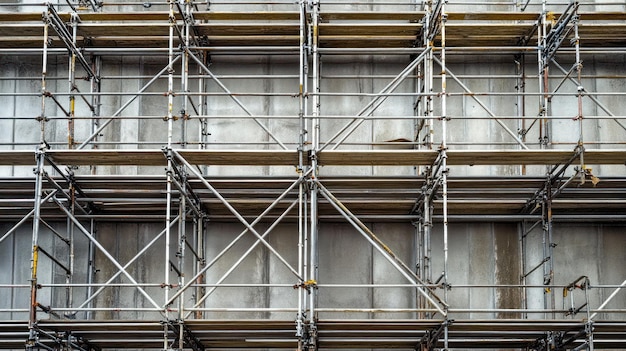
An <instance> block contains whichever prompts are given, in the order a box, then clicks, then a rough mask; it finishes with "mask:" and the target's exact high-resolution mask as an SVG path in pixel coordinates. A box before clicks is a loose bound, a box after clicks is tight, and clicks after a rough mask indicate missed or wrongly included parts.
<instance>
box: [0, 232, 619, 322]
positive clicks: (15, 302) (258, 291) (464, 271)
mask: <svg viewBox="0 0 626 351" xmlns="http://www.w3.org/2000/svg"><path fill="white" fill-rule="evenodd" d="M369 226H370V228H372V230H373V231H374V232H375V233H376V234H377V235H378V236H379V237H380V238H381V240H383V241H384V242H385V243H387V244H388V246H389V247H390V248H391V250H393V251H394V252H395V253H396V254H397V255H398V256H399V257H400V258H401V259H402V260H404V262H405V263H407V265H409V266H413V265H414V264H415V257H416V244H415V233H414V228H413V227H412V226H411V225H409V224H400V223H396V224H393V223H384V224H382V223H371V224H369ZM54 227H55V228H56V229H57V230H59V231H60V232H62V233H64V230H65V228H64V224H62V223H55V224H54ZM7 228H8V225H6V224H3V225H2V226H1V229H2V230H3V231H5V230H6V229H7ZM265 229H266V228H264V226H263V225H261V226H259V227H258V228H257V230H259V232H260V233H263V232H264V231H265ZM554 229H555V230H554V242H555V243H556V244H557V246H556V248H555V249H554V280H553V282H552V283H553V284H555V285H567V284H569V283H570V282H573V281H574V280H576V279H577V278H579V277H580V276H582V275H586V276H588V277H589V279H590V282H591V284H592V289H591V290H590V291H589V294H590V295H589V296H590V303H591V306H592V307H594V308H595V307H598V306H599V304H600V303H601V302H602V301H604V300H605V299H606V298H607V297H608V296H609V294H610V293H611V292H612V291H613V289H612V288H611V289H599V288H597V287H593V286H598V285H603V284H604V285H615V284H619V283H621V282H622V281H623V278H624V267H626V264H625V263H626V262H625V260H626V257H625V255H624V253H623V250H622V249H623V247H624V246H625V245H626V237H624V235H623V232H624V229H625V228H624V226H611V225H597V224H595V225H594V224H583V225H577V224H568V223H562V224H560V223H559V224H555V227H554ZM162 230H163V225H162V224H159V223H117V224H115V223H101V224H99V225H98V227H97V231H96V233H97V234H96V235H97V237H98V240H99V242H100V243H101V244H102V246H103V247H104V248H105V249H106V250H107V252H108V253H110V254H111V255H112V256H113V257H115V258H116V259H117V260H118V261H119V262H120V263H121V264H122V265H125V264H126V263H127V262H128V261H129V260H130V259H131V258H133V257H134V256H135V255H136V253H137V252H139V250H141V249H142V248H143V247H145V246H146V245H147V244H148V243H149V242H151V241H152V240H153V239H154V238H155V237H156V236H157V235H158V234H159V233H160V232H161V231H162ZM242 230H243V226H241V225H238V224H228V223H214V224H211V225H210V226H209V228H208V231H207V235H206V248H205V249H206V252H207V262H211V261H212V260H213V258H215V256H216V255H217V254H218V253H219V252H221V251H222V249H223V248H224V247H226V245H228V244H229V243H230V242H231V241H232V240H233V239H234V238H235V237H236V236H237V235H238V234H239V233H241V231H242ZM449 230H450V232H449V253H448V255H449V262H448V272H449V273H448V277H449V283H450V284H451V285H452V286H453V287H452V289H451V290H449V291H448V301H449V302H450V306H451V308H452V309H462V310H466V309H473V310H475V312H474V313H470V312H458V313H453V314H452V316H451V317H452V318H458V319H462V318H478V319H481V318H519V317H521V315H520V314H519V313H506V312H495V313H494V312H491V313H485V312H484V311H479V310H482V309H494V308H495V309H515V308H523V307H524V302H523V301H524V300H526V303H527V306H528V308H530V309H542V308H544V288H542V287H534V288H527V289H525V291H523V290H521V289H518V288H507V287H503V285H516V284H519V282H520V276H521V272H522V260H523V261H524V262H525V264H526V266H527V267H533V266H535V265H536V264H538V263H539V262H541V260H542V258H543V255H542V249H541V243H542V237H541V234H540V233H538V232H532V233H531V234H530V235H529V236H528V238H527V240H526V244H525V245H526V250H525V253H522V250H521V247H520V239H519V232H518V230H519V229H518V225H517V224H515V223H510V224H509V223H454V224H451V225H450V228H449ZM171 235H172V245H173V247H172V249H171V255H172V260H173V261H175V251H176V249H175V247H176V240H177V239H176V231H173V232H172V234H171ZM187 235H189V236H190V237H191V236H192V234H191V233H188V234H187ZM30 240H31V238H30V228H29V226H28V225H27V224H26V225H25V226H24V227H23V228H22V229H20V230H19V231H18V232H17V233H16V234H15V235H13V236H11V237H10V238H9V239H7V240H5V241H4V242H2V243H1V244H0V264H1V265H2V267H3V269H2V274H1V275H0V284H25V285H28V278H29V267H30ZM255 241H256V239H255V238H254V237H253V236H252V235H251V234H250V233H248V234H246V235H245V236H244V237H243V239H242V240H241V241H240V242H239V243H238V244H236V245H235V246H234V247H233V248H232V249H231V250H230V251H228V252H227V254H226V255H224V256H223V257H222V258H221V259H220V260H218V261H216V264H215V265H214V266H213V267H212V268H211V269H210V270H209V271H208V272H207V275H206V282H207V283H208V284H215V283H217V282H218V281H219V280H220V279H221V278H223V276H224V275H225V273H226V272H227V271H229V270H230V269H231V267H232V266H233V264H234V263H235V262H236V261H238V260H239V259H240V258H242V257H243V254H244V253H245V252H246V251H248V249H249V248H250V247H251V246H252V245H253V244H254V243H255ZM75 242H76V248H75V259H76V261H75V275H74V279H73V282H74V283H77V284H78V283H86V281H87V280H86V279H87V277H86V274H87V252H88V250H87V239H86V238H85V237H84V235H82V234H81V233H79V232H76V241H75ZM268 242H269V243H270V244H271V245H272V247H273V248H274V249H275V250H276V251H277V252H278V253H279V254H280V255H281V256H282V257H283V258H284V259H285V260H286V261H287V262H288V263H289V264H290V265H292V266H293V267H297V262H298V261H297V259H298V257H297V231H294V227H293V226H291V225H288V224H284V225H279V226H278V227H277V228H276V229H275V230H274V231H273V232H271V234H270V235H269V240H268ZM319 245H320V246H319V280H318V283H319V284H321V285H323V284H327V285H329V284H406V283H407V281H406V279H405V278H403V277H402V276H401V275H400V274H399V273H398V272H397V271H396V270H395V269H394V268H393V267H392V266H391V264H389V262H387V261H386V260H385V259H384V258H383V257H382V255H380V254H379V253H378V252H376V250H374V249H373V248H372V246H370V245H369V244H368V243H367V242H366V240H365V239H364V238H363V237H362V236H361V235H360V234H359V233H358V232H357V231H355V230H354V229H353V228H352V227H350V226H349V225H348V224H341V223H322V225H321V227H320V242H319ZM40 246H41V247H42V248H43V249H44V250H46V251H48V252H51V253H54V254H55V256H56V257H58V258H59V260H60V261H62V262H64V263H67V262H68V261H67V259H68V256H67V246H66V245H65V243H63V242H62V241H60V240H59V239H58V238H56V237H55V236H54V235H53V234H52V233H51V232H50V231H49V230H46V229H44V230H43V231H42V235H41V238H40ZM164 250H165V237H164V236H161V238H160V239H159V240H157V241H156V242H155V243H154V244H153V245H152V246H151V247H150V248H149V249H148V250H147V251H146V253H145V254H144V255H142V256H141V257H140V258H139V259H138V260H137V261H136V262H135V263H134V264H132V265H130V266H129V267H128V270H127V271H128V273H129V274H131V275H132V276H133V278H134V279H135V280H137V281H138V282H139V283H142V284H143V283H145V284H149V285H150V286H149V287H146V288H145V291H146V293H147V294H148V295H149V296H150V297H151V298H152V299H153V300H154V301H155V302H156V303H157V304H160V305H161V304H163V302H164V290H163V288H161V287H159V285H160V284H161V283H163V282H164V281H165V278H164V276H165V262H164V257H165V254H164ZM432 252H433V254H432V265H433V272H434V273H433V275H434V276H435V278H436V277H437V276H438V275H439V272H441V271H443V243H442V232H441V227H440V226H439V225H437V226H435V228H434V236H433V250H432ZM192 267H193V262H192V254H191V252H189V251H187V259H186V264H185V269H186V272H187V274H186V279H191V278H192V276H193V274H192V272H193V268H192ZM95 268H96V269H97V272H96V273H95V277H96V282H97V283H104V282H106V281H108V280H109V278H110V277H111V276H112V275H113V274H114V273H115V272H117V270H116V268H115V267H114V265H113V264H112V262H111V261H110V260H109V259H108V258H106V257H105V255H104V254H103V253H102V251H99V250H98V251H97V255H96V261H95ZM527 269H528V268H527ZM169 274H170V275H171V277H172V278H171V279H172V282H174V283H176V282H177V281H176V274H175V272H174V271H170V272H169ZM65 279H66V276H65V273H64V272H63V271H62V270H61V269H60V268H59V267H58V266H56V265H55V264H53V263H52V262H51V261H50V260H49V259H48V258H47V257H43V256H42V257H41V258H40V265H39V281H38V282H39V283H40V284H44V288H42V289H40V290H39V292H38V301H39V302H40V303H42V304H43V305H45V306H53V307H61V308H62V307H64V306H65V303H66V298H67V291H66V289H65V288H50V287H46V286H45V285H46V284H50V283H64V282H65ZM129 282H130V281H129V280H128V279H127V278H125V277H118V278H117V279H115V280H114V283H129ZM223 282H224V283H225V284H241V285H243V286H238V287H221V288H218V289H216V290H215V292H213V293H212V294H211V295H210V296H209V298H208V299H207V300H206V304H205V307H207V308H217V309H220V311H217V312H208V313H205V314H204V316H205V318H275V319H291V318H294V313H293V312H229V311H226V310H223V309H232V308H240V309H241V308H243V309H245V308H275V309H293V308H296V307H297V293H296V290H294V289H293V288H292V287H291V285H293V284H296V283H297V279H296V278H295V276H294V275H293V274H292V273H291V272H290V271H289V270H288V269H287V268H286V266H285V265H284V264H283V263H282V262H280V261H279V260H278V258H277V257H276V256H275V255H274V254H272V253H271V252H270V251H269V250H268V249H267V248H266V247H264V246H263V245H257V246H256V248H254V249H252V250H251V251H250V253H249V254H248V255H247V256H246V257H245V258H244V259H243V260H242V261H241V264H240V265H239V266H238V268H236V269H235V270H233V271H232V273H231V274H230V275H228V276H227V277H226V279H225V280H223ZM542 283H543V271H542V270H541V269H539V270H537V271H535V272H534V273H532V274H531V275H530V276H529V277H528V278H527V284H529V285H541V284H542ZM255 284H281V286H278V287H268V286H260V287H259V286H252V285H255ZM464 285H497V286H500V287H496V288H494V287H476V288H471V289H470V288H467V287H466V286H464ZM318 293H319V307H320V308H332V309H346V310H347V311H344V312H334V313H331V312H326V313H320V318H412V317H414V316H415V315H414V314H412V313H357V312H350V311H348V310H351V309H352V310H353V309H360V308H365V309H384V308H387V309H389V308H391V309H407V308H409V309H410V308H415V306H416V292H415V290H414V289H411V288H399V287H396V288H338V287H320V288H319V290H318ZM437 293H438V294H439V295H440V296H442V297H443V296H444V294H443V291H442V290H440V289H438V290H437ZM554 293H555V299H556V308H558V309H560V308H562V307H563V303H564V301H563V297H562V291H560V290H558V291H555V292H554ZM192 294H193V292H191V291H190V292H189V293H187V294H186V296H185V299H184V300H185V305H187V306H191V304H192V300H193V299H192ZM573 294H574V297H575V304H576V307H578V306H580V304H582V301H584V294H582V291H580V290H576V291H574V292H573ZM73 295H74V301H73V306H74V307H78V306H80V305H81V304H82V303H83V302H84V301H85V296H86V295H85V289H84V288H74V292H73ZM27 306H28V288H23V289H14V290H10V289H7V288H0V309H8V308H23V309H26V308H27ZM94 306H95V307H99V308H118V309H120V310H119V311H100V312H97V313H96V315H95V316H96V317H97V318H103V319H109V318H113V319H115V318H126V319H136V318H150V319H152V318H157V319H158V318H159V315H158V313H154V312H145V311H124V309H125V308H140V309H141V308H151V307H153V306H152V305H151V304H150V303H149V302H148V300H147V299H146V298H145V297H144V296H143V295H142V294H141V293H140V292H139V291H138V290H137V289H134V288H130V287H112V288H111V287H110V288H107V289H105V290H104V291H103V292H102V293H101V294H100V295H99V296H98V297H97V298H96V300H95V303H94ZM564 307H565V308H566V309H567V308H569V307H570V302H569V296H568V298H567V299H565V305H564ZM607 308H609V309H623V308H626V296H625V295H624V294H623V293H622V294H620V295H618V296H617V297H616V298H615V299H614V300H613V302H612V303H611V304H609V305H608V306H607ZM529 316H530V317H537V318H544V317H546V316H545V315H544V314H530V315H529ZM40 317H41V318H45V315H44V314H43V313H40ZM84 317H85V315H84V313H79V314H78V315H77V318H84ZM547 317H548V318H550V317H552V316H547ZM553 317H554V318H564V317H563V315H561V314H556V315H555V316H553ZM599 317H600V318H611V319H615V318H617V319H621V318H623V315H618V314H601V315H600V316H599ZM26 318H27V313H26V312H22V313H12V314H11V313H6V312H1V313H0V319H26ZM581 318H582V317H581Z"/></svg>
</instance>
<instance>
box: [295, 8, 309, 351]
mask: <svg viewBox="0 0 626 351" xmlns="http://www.w3.org/2000/svg"><path fill="white" fill-rule="evenodd" d="M306 7H307V3H306V2H305V1H300V3H299V11H300V18H299V19H300V32H299V34H300V53H299V54H300V55H299V58H300V62H299V84H298V86H299V95H298V96H299V119H300V135H299V142H298V169H297V172H298V174H299V175H300V176H301V175H302V173H303V172H304V168H305V164H304V159H305V156H306V150H305V142H306V138H307V126H306V123H307V121H306V119H305V116H306V115H307V103H306V101H307V100H306V96H305V92H307V88H308V87H307V80H308V56H307V50H308V49H307V32H306V27H307V25H306V24H307V18H306ZM304 190H305V189H304V184H303V183H302V182H300V184H299V185H298V275H300V276H301V277H302V279H303V281H300V282H298V283H299V285H300V286H303V284H304V283H305V282H306V281H307V279H306V275H307V272H306V264H305V262H304V257H305V253H304V251H303V250H304V241H305V228H306V225H305V222H306V221H307V218H305V217H304V212H305V210H304V209H305V207H306V206H307V203H306V201H305V199H306V194H305V191H304ZM297 293H298V314H297V317H296V336H298V351H302V350H304V348H305V346H306V336H307V335H306V334H308V332H306V331H305V329H306V328H305V318H306V289H304V288H301V289H299V290H298V292H297Z"/></svg>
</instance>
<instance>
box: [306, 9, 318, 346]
mask: <svg viewBox="0 0 626 351" xmlns="http://www.w3.org/2000/svg"><path fill="white" fill-rule="evenodd" d="M309 1H310V5H311V12H312V14H311V30H312V34H311V40H312V43H311V51H312V52H311V56H312V66H313V67H312V69H313V74H312V84H313V86H312V90H313V110H312V120H311V124H312V136H311V159H310V162H311V168H312V169H313V172H312V173H311V177H312V178H314V179H315V178H317V176H318V163H317V162H318V160H317V152H318V150H319V148H320V119H319V115H320V96H319V93H320V72H319V71H320V56H319V51H318V40H319V36H318V34H319V32H318V29H319V27H318V26H319V10H320V8H319V6H320V4H319V0H309ZM310 186H311V189H310V191H311V200H310V202H311V205H310V206H311V213H310V218H311V221H310V222H311V229H310V257H309V259H310V264H309V277H308V278H309V280H311V281H315V282H317V278H318V275H317V273H318V257H319V253H318V234H319V230H318V213H317V207H318V191H319V189H318V186H317V184H316V183H315V182H310ZM316 307H317V290H316V289H310V294H309V338H310V340H309V346H310V349H312V350H313V351H314V350H316V349H317V326H316V321H317V311H316V310H315V309H316Z"/></svg>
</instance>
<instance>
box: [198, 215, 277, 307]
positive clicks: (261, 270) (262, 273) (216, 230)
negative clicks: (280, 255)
mask: <svg viewBox="0 0 626 351" xmlns="http://www.w3.org/2000/svg"><path fill="white" fill-rule="evenodd" d="M262 228H263V226H257V227H255V229H256V230H257V231H259V233H260V234H262V233H263V232H264V231H265V230H263V229H262ZM243 230H244V227H243V226H242V225H239V224H229V223H214V224H212V225H211V226H210V227H209V229H208V234H207V240H206V252H207V262H212V261H213V260H214V259H215V258H216V256H217V255H218V253H220V252H221V251H222V250H223V249H224V248H226V247H227V246H228V245H229V244H230V243H231V242H232V241H233V240H234V239H235V238H236V237H237V236H238V235H239V234H240V233H241V232H242V231H243ZM256 241H257V240H256V237H255V236H254V235H253V234H251V233H246V234H245V235H244V236H243V237H242V238H241V240H240V241H239V242H238V243H237V244H235V245H234V246H233V247H232V249H231V250H229V251H228V252H227V253H226V254H225V255H224V256H223V257H222V258H220V259H219V260H217V261H215V264H214V266H213V267H212V268H211V269H209V270H208V271H207V274H206V281H207V283H209V284H216V283H217V282H219V281H221V280H222V278H224V277H225V279H224V280H223V281H224V282H225V283H236V284H244V285H246V284H250V285H253V284H267V281H268V271H267V267H269V264H268V252H267V249H266V248H265V247H263V246H262V244H258V245H256V247H255V248H254V249H252V250H251V251H250V253H249V254H248V255H247V256H246V258H245V259H243V260H242V261H241V263H240V264H239V266H238V268H235V269H234V270H233V271H232V274H230V275H226V273H227V272H228V271H229V270H231V268H232V267H234V265H235V264H236V263H237V261H239V259H240V258H241V257H243V255H244V253H246V252H247V251H248V250H249V249H250V248H252V246H253V245H254V244H255V242H256ZM207 290H209V291H210V290H211V289H210V288H208V289H207ZM266 290H267V288H265V287H253V286H251V287H245V286H244V287H220V288H218V289H215V291H214V293H212V294H211V295H210V296H209V298H208V299H207V300H206V307H209V308H237V307H239V308H241V307H243V308H265V307H267V299H266ZM205 316H206V317H207V318H267V317H268V314H267V313H263V312H241V313H228V312H226V311H218V312H210V313H206V314H205Z"/></svg>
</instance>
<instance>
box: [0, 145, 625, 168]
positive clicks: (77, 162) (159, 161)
mask: <svg viewBox="0 0 626 351" xmlns="http://www.w3.org/2000/svg"><path fill="white" fill-rule="evenodd" d="M178 152H179V153H180V154H181V155H182V156H183V157H184V158H185V159H186V160H187V161H189V162H190V163H191V164H195V165H208V166H242V165H245V166H296V165H297V164H298V152H297V151H291V150H178ZM438 154H439V152H438V151H436V150H347V151H343V150H324V151H321V152H319V153H318V155H317V157H318V159H319V164H320V165H321V166H419V165H423V166H429V165H431V164H433V162H434V161H435V160H436V158H437V156H438ZM446 154H447V157H448V164H449V165H466V166H478V165H558V164H563V163H567V162H575V163H576V162H578V163H579V162H580V161H579V158H578V157H577V156H576V153H575V152H574V151H571V150H448V151H447V152H446ZM46 155H47V156H48V157H49V158H50V159H51V160H52V161H54V162H55V163H57V164H61V165H73V166H88V165H98V166H105V165H109V166H162V165H165V164H166V162H167V159H166V157H165V156H164V154H163V151H161V150H157V149H139V150H131V149H128V150H127V149H119V150H117V149H116V150H113V149H109V150H104V149H97V150H96V149H94V150H67V149H66V150H48V151H46ZM305 156H306V155H305ZM305 158H308V157H305ZM572 158H574V159H572ZM584 160H585V163H586V164H589V165H624V164H626V149H594V150H586V151H585V152H584ZM0 165H5V166H31V165H35V152H34V151H30V150H5V151H0Z"/></svg>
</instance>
